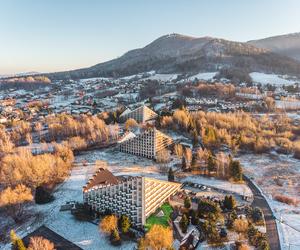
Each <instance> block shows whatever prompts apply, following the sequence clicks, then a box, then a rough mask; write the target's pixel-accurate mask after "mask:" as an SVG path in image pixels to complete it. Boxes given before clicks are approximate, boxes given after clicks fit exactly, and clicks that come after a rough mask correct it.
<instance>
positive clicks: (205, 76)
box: [188, 72, 218, 81]
mask: <svg viewBox="0 0 300 250" xmlns="http://www.w3.org/2000/svg"><path fill="white" fill-rule="evenodd" d="M217 73H218V72H205V73H199V74H197V75H193V76H191V77H189V78H188V80H189V81H194V80H195V79H196V78H197V79H198V80H205V81H209V80H212V79H213V78H214V77H215V75H216V74H217Z"/></svg>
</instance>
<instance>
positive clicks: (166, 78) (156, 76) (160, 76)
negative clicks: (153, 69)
mask: <svg viewBox="0 0 300 250" xmlns="http://www.w3.org/2000/svg"><path fill="white" fill-rule="evenodd" d="M177 76H178V74H154V75H152V76H149V77H147V78H145V80H157V81H164V82H167V81H172V80H176V78H177Z"/></svg>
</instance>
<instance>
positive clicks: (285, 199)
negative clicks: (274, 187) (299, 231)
mask: <svg viewBox="0 0 300 250" xmlns="http://www.w3.org/2000/svg"><path fill="white" fill-rule="evenodd" d="M274 199H275V200H277V201H279V202H282V203H286V204H288V205H293V206H297V205H298V204H299V200H298V199H297V198H296V197H290V196H287V195H283V194H277V195H275V196H274Z"/></svg>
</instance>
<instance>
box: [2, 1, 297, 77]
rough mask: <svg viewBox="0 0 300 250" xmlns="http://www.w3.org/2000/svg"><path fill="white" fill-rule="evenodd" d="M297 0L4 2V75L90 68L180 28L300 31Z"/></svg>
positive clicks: (246, 36) (245, 35) (246, 33)
mask: <svg viewBox="0 0 300 250" xmlns="http://www.w3.org/2000/svg"><path fill="white" fill-rule="evenodd" d="M299 11H300V1H299V0H151V1H150V0H0V74H2V75H3V74H13V73H20V72H29V71H38V72H55V71H62V70H70V69H77V68H82V67H89V66H92V65H94V64H97V63H100V62H104V61H107V60H110V59H113V58H116V57H119V56H121V55H122V54H124V53H125V52H126V51H128V50H131V49H135V48H140V47H144V46H145V45H147V44H148V43H150V42H152V41H153V40H155V39H157V38H158V37H160V36H162V35H166V34H170V33H180V34H184V35H190V36H195V37H201V36H212V37H219V38H224V39H228V40H234V41H248V40H252V39H259V38H264V37H269V36H274V35H280V34H286V33H294V32H300V15H299Z"/></svg>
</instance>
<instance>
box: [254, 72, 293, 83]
mask: <svg viewBox="0 0 300 250" xmlns="http://www.w3.org/2000/svg"><path fill="white" fill-rule="evenodd" d="M250 76H251V78H252V80H253V82H255V83H261V84H272V85H279V86H281V85H291V84H294V83H295V82H296V81H293V80H288V79H284V76H280V75H275V74H265V73H260V72H252V73H250Z"/></svg>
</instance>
